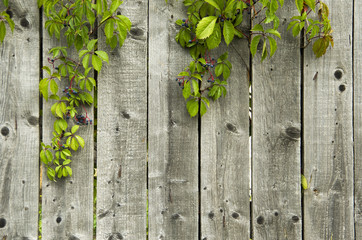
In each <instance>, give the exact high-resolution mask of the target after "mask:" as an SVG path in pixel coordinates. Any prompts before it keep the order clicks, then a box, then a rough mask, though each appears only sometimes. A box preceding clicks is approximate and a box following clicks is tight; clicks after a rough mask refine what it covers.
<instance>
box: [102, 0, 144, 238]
mask: <svg viewBox="0 0 362 240" xmlns="http://www.w3.org/2000/svg"><path fill="white" fill-rule="evenodd" d="M118 11H119V12H121V13H122V14H123V15H125V16H127V17H129V18H130V20H131V22H132V29H131V31H130V34H129V35H128V39H127V40H126V41H125V43H124V45H123V47H122V48H121V49H120V48H119V47H117V48H115V50H113V51H111V49H110V48H109V47H108V46H106V45H105V44H104V42H105V37H104V35H103V33H101V32H99V38H100V43H99V48H100V49H102V50H105V51H107V52H109V53H110V54H109V56H110V60H109V61H110V64H109V65H108V64H105V65H104V67H103V69H102V71H101V73H100V74H99V76H98V126H97V130H98V136H97V172H98V176H97V187H98V188H97V239H99V240H101V239H146V218H147V217H146V216H147V215H146V214H147V212H146V206H147V172H146V169H147V168H146V166H147V165H146V164H147V31H148V29H147V11H148V1H147V0H142V1H125V2H124V4H122V5H121V6H120V9H119V10H118Z"/></svg>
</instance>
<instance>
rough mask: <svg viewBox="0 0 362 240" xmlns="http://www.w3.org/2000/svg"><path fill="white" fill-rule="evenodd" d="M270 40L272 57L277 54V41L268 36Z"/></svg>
mask: <svg viewBox="0 0 362 240" xmlns="http://www.w3.org/2000/svg"><path fill="white" fill-rule="evenodd" d="M268 40H269V47H270V57H272V56H273V55H274V53H275V51H276V50H277V42H276V41H275V39H274V38H272V37H270V36H268Z"/></svg>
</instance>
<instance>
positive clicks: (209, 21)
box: [196, 16, 217, 39]
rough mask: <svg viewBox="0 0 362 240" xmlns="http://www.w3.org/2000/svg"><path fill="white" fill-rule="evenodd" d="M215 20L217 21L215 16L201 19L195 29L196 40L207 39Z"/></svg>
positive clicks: (212, 29)
mask: <svg viewBox="0 0 362 240" xmlns="http://www.w3.org/2000/svg"><path fill="white" fill-rule="evenodd" d="M216 20H217V17H216V16H209V17H204V18H203V19H201V21H200V22H199V23H198V25H197V28H196V36H197V38H198V39H205V38H207V37H209V36H210V35H211V34H212V32H213V31H214V27H215V23H216Z"/></svg>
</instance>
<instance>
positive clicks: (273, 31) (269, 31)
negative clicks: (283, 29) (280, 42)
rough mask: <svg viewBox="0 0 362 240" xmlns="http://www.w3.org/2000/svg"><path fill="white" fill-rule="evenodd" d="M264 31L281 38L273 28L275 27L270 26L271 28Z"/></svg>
mask: <svg viewBox="0 0 362 240" xmlns="http://www.w3.org/2000/svg"><path fill="white" fill-rule="evenodd" d="M265 32H266V33H270V34H273V35H274V36H277V37H278V38H280V39H281V36H280V33H279V32H278V31H277V30H275V29H272V28H271V29H268V30H266V31H265Z"/></svg>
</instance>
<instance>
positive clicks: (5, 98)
mask: <svg viewBox="0 0 362 240" xmlns="http://www.w3.org/2000/svg"><path fill="white" fill-rule="evenodd" d="M0 9H1V11H2V10H4V9H5V7H4V6H3V4H2V1H1V3H0ZM10 12H11V13H10ZM10 12H9V14H10V15H11V16H12V19H13V20H14V22H15V24H16V27H15V30H14V34H11V31H10V28H8V29H7V35H6V37H5V41H4V43H3V44H2V45H0V66H1V67H0V129H1V135H0V239H31V240H35V239H37V238H38V237H37V235H38V202H39V201H38V193H39V124H38V123H39V90H38V89H39V87H38V84H39V53H40V51H39V10H38V9H37V6H36V4H27V3H24V1H15V0H14V1H10ZM6 236H7V238H6ZM4 237H5V238H4Z"/></svg>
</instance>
